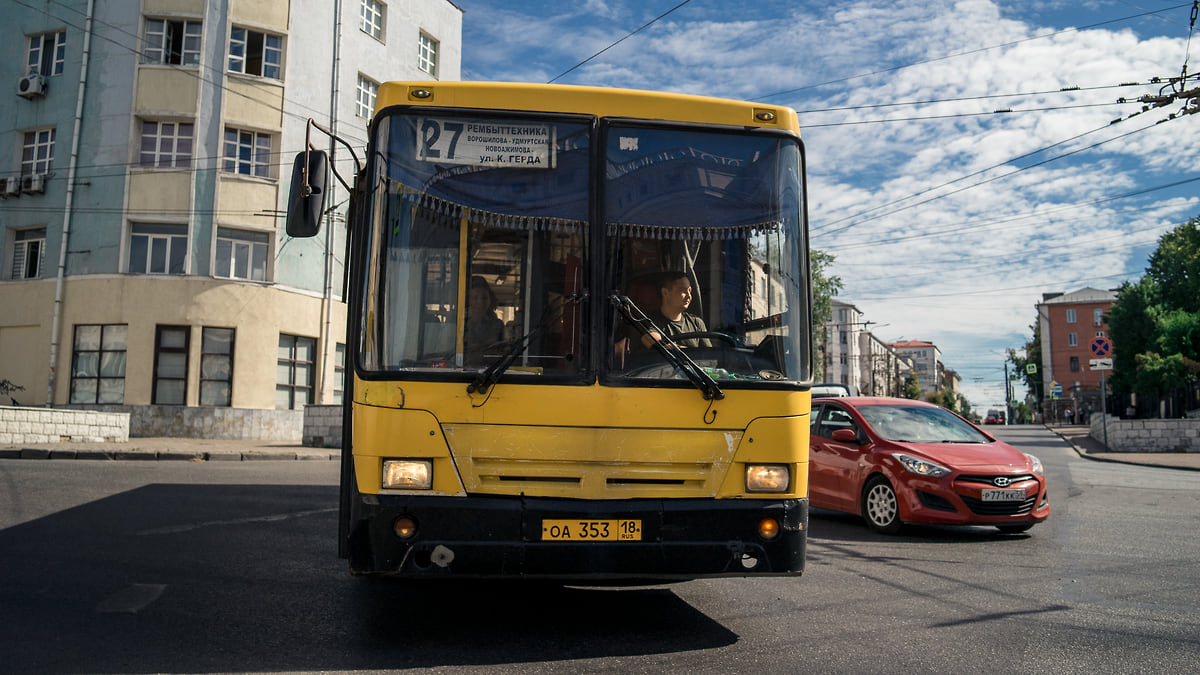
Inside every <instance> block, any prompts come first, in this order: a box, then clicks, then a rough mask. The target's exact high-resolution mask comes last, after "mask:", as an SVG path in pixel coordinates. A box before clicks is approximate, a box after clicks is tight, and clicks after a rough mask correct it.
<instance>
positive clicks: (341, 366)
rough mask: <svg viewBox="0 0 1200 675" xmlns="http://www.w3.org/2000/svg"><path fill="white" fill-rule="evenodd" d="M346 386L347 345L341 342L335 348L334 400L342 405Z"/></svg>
mask: <svg viewBox="0 0 1200 675" xmlns="http://www.w3.org/2000/svg"><path fill="white" fill-rule="evenodd" d="M345 386H346V345H345V344H343V343H341V342H339V343H337V345H335V346H334V348H333V402H334V403H337V404H338V405H341V403H342V395H343V392H344V387H345Z"/></svg>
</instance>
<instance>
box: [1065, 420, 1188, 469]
mask: <svg viewBox="0 0 1200 675" xmlns="http://www.w3.org/2000/svg"><path fill="white" fill-rule="evenodd" d="M1046 429H1048V430H1049V431H1051V432H1052V433H1053V434H1054V435H1055V436H1058V437H1059V438H1060V439H1062V442H1063V443H1066V444H1067V445H1069V446H1071V449H1072V450H1074V451H1075V454H1076V455H1079V456H1080V457H1082V458H1083V459H1086V460H1089V461H1092V462H1107V463H1109V464H1124V465H1125V466H1147V467H1150V468H1152V469H1170V470H1173V471H1200V467H1194V466H1176V465H1171V464H1148V463H1146V462H1133V461H1130V460H1127V459H1117V458H1115V457H1096V456H1095V455H1089V454H1088V452H1087V450H1084V449H1083V448H1081V447H1079V446H1078V445H1076V444H1074V443H1072V442H1071V441H1070V440H1069V439H1068V438H1067V437H1066V436H1063V435H1062V434H1060V433H1058V432H1057V431H1055V430H1054V429H1051V428H1050V427H1046Z"/></svg>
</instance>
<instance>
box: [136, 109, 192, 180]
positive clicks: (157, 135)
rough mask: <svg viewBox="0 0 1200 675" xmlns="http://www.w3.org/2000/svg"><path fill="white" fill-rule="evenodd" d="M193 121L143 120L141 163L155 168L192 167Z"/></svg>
mask: <svg viewBox="0 0 1200 675" xmlns="http://www.w3.org/2000/svg"><path fill="white" fill-rule="evenodd" d="M193 133H194V132H193V128H192V123H191V122H152V121H149V120H144V121H143V122H142V150H141V155H140V159H139V164H141V165H142V166H147V167H153V168H155V169H190V168H192V139H193V138H194V136H193Z"/></svg>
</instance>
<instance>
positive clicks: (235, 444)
mask: <svg viewBox="0 0 1200 675" xmlns="http://www.w3.org/2000/svg"><path fill="white" fill-rule="evenodd" d="M341 454H342V451H341V450H339V449H338V448H310V447H306V446H303V445H300V443H299V442H298V441H255V440H242V441H227V440H214V439H208V438H131V439H129V440H128V441H126V442H123V443H87V442H66V443H34V444H16V445H4V446H0V459H107V460H117V459H119V460H135V461H136V460H182V461H191V462H220V461H227V462H241V461H253V460H321V461H330V460H336V459H338V458H340V457H341Z"/></svg>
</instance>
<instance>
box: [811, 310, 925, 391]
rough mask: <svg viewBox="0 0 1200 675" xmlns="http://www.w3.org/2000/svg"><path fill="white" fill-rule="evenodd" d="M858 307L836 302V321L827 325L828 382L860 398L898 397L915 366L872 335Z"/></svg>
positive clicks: (825, 349) (826, 378)
mask: <svg viewBox="0 0 1200 675" xmlns="http://www.w3.org/2000/svg"><path fill="white" fill-rule="evenodd" d="M870 324H871V322H870V321H863V314H862V312H861V311H859V309H858V308H857V307H855V306H854V305H851V304H849V303H846V302H841V301H839V300H834V301H833V321H830V322H829V323H827V324H825V326H824V333H825V345H824V359H825V360H824V367H825V371H824V372H825V381H826V382H834V383H837V384H844V385H846V386H847V387H849V389H850V391H851V392H852V393H854V394H856V395H860V396H898V395H899V394H900V392H901V389H902V388H903V382H904V379H905V378H907V377H908V373H909V372H910V371H911V370H912V367H913V366H912V363H911V362H910V361H909V360H908V359H906V358H904V357H903V356H901V355H900V354H898V353H897V352H896V350H895V349H893V348H892V347H891V346H890V345H888V344H887V343H886V342H883V341H882V340H880V339H879V338H877V337H875V336H874V335H872V334H871V333H870V332H869V331H868V330H867V327H868V326H869V325H870Z"/></svg>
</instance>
